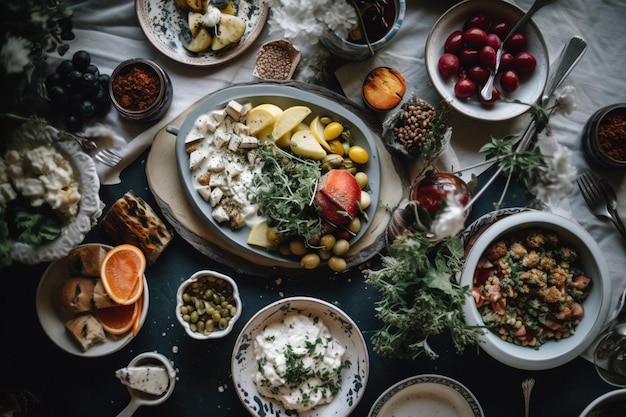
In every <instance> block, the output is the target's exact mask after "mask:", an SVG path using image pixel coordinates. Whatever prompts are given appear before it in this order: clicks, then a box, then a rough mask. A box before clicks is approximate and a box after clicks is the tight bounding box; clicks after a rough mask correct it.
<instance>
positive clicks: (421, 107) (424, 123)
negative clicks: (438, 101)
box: [383, 96, 452, 161]
mask: <svg viewBox="0 0 626 417" xmlns="http://www.w3.org/2000/svg"><path fill="white" fill-rule="evenodd" d="M449 114H450V110H449V107H448V106H447V105H445V104H444V105H442V107H441V108H439V109H436V108H435V107H434V106H433V105H431V104H429V103H427V102H426V101H424V100H422V99H420V98H418V97H415V96H412V97H410V98H409V99H408V100H406V101H405V102H404V103H402V106H401V107H400V109H399V110H398V111H396V112H395V113H393V114H391V115H390V117H389V118H388V119H387V120H385V122H384V123H383V140H384V142H385V145H387V148H389V149H390V150H391V151H394V152H399V153H400V154H402V155H405V156H409V157H412V158H417V159H421V160H424V161H431V160H433V159H434V158H436V157H437V156H438V155H439V154H441V152H443V151H444V149H445V148H446V146H448V144H449V143H450V138H451V136H452V127H450V124H449V122H448V117H449Z"/></svg>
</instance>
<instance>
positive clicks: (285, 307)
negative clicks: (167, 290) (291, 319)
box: [231, 297, 369, 417]
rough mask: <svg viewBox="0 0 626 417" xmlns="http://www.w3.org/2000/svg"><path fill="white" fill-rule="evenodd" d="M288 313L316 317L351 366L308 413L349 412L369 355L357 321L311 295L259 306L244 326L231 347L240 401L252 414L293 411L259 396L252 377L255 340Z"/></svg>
mask: <svg viewBox="0 0 626 417" xmlns="http://www.w3.org/2000/svg"><path fill="white" fill-rule="evenodd" d="M289 314H304V315H309V316H312V317H318V318H319V319H320V320H322V321H323V322H324V324H325V325H326V326H327V327H328V330H329V331H330V333H331V334H332V335H333V337H335V338H336V339H337V340H338V341H339V343H340V344H341V345H342V346H343V347H345V348H346V351H345V354H344V357H343V360H347V361H350V366H349V367H347V368H345V369H343V371H342V373H341V388H340V391H339V393H338V394H337V395H336V396H335V398H334V399H333V400H332V401H331V402H330V403H328V404H324V405H320V406H318V407H316V408H315V409H314V410H313V412H312V413H311V414H306V415H311V416H316V417H331V416H347V415H349V414H350V413H351V412H352V411H354V409H355V408H356V406H357V405H358V404H359V401H360V400H361V399H362V398H363V394H364V392H365V387H366V385H367V379H368V374H369V355H368V352H367V346H366V344H365V339H363V335H362V334H361V331H360V330H359V328H358V326H357V325H356V323H355V322H354V321H353V320H352V319H351V318H350V317H349V316H348V315H347V314H346V313H345V312H343V311H342V310H340V309H339V308H338V307H337V306H335V305H333V304H331V303H328V302H326V301H323V300H320V299H316V298H311V297H291V298H285V299H282V300H278V301H275V302H273V303H271V304H269V305H268V306H266V307H264V308H262V309H261V310H259V311H258V312H257V313H256V314H255V315H254V316H253V317H252V318H251V319H250V320H249V321H248V323H246V325H245V326H244V328H243V330H242V331H241V333H240V334H239V337H238V338H237V340H236V342H235V347H234V348H233V356H232V365H231V367H232V368H231V373H232V376H233V382H234V385H235V387H236V388H237V395H238V396H239V399H240V400H241V402H242V404H243V405H244V406H245V407H246V408H247V409H248V411H249V412H250V414H252V415H254V416H261V415H265V413H266V412H267V410H272V416H274V417H287V416H291V415H294V412H293V411H288V410H286V409H285V408H284V407H283V405H282V403H280V402H279V401H277V400H274V399H270V398H267V397H264V396H262V395H261V394H260V393H259V390H258V389H257V386H256V384H255V383H254V380H253V374H254V372H255V371H256V369H257V366H258V365H257V362H256V359H255V353H254V340H255V338H256V336H257V335H258V334H259V333H261V332H262V331H263V330H264V329H265V328H266V327H267V326H268V325H269V324H271V323H275V322H279V321H281V320H284V318H285V317H286V316H287V315H289Z"/></svg>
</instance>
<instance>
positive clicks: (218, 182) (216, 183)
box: [209, 174, 226, 188]
mask: <svg viewBox="0 0 626 417" xmlns="http://www.w3.org/2000/svg"><path fill="white" fill-rule="evenodd" d="M225 184H226V181H225V179H224V175H222V174H215V175H211V179H210V180H209V187H211V188H214V187H223V186H224V185H225Z"/></svg>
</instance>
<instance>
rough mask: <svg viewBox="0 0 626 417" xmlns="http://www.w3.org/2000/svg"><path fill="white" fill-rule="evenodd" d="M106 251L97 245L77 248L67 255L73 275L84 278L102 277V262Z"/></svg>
mask: <svg viewBox="0 0 626 417" xmlns="http://www.w3.org/2000/svg"><path fill="white" fill-rule="evenodd" d="M104 255H106V250H105V249H104V248H103V247H102V246H100V245H96V244H92V245H83V246H77V247H75V248H74V249H72V250H71V251H70V253H68V254H67V262H68V265H69V269H70V274H71V275H77V276H83V277H94V278H99V277H100V262H102V260H103V259H104Z"/></svg>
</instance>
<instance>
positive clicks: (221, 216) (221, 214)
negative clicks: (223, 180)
mask: <svg viewBox="0 0 626 417" xmlns="http://www.w3.org/2000/svg"><path fill="white" fill-rule="evenodd" d="M211 215H212V216H213V218H214V219H215V221H216V222H218V223H222V222H226V221H228V220H230V216H228V213H227V212H226V210H224V207H222V206H217V207H214V208H213V211H211Z"/></svg>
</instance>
